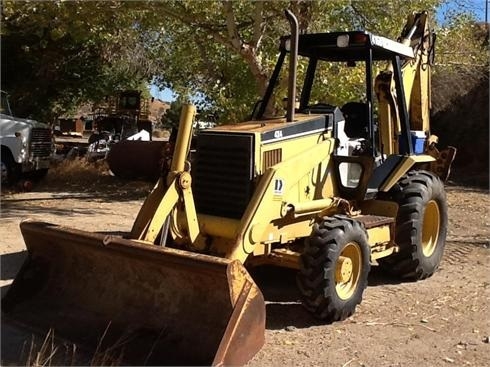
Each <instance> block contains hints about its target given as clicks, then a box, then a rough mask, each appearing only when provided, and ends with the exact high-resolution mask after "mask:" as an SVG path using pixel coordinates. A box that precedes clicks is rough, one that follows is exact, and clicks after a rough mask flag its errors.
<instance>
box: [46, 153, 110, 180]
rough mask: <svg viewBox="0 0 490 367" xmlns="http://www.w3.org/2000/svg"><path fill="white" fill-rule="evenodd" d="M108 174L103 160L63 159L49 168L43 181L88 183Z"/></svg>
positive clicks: (108, 175)
mask: <svg viewBox="0 0 490 367" xmlns="http://www.w3.org/2000/svg"><path fill="white" fill-rule="evenodd" d="M110 176H111V175H110V172H109V167H108V166H107V163H106V161H105V160H99V161H95V162H89V161H87V160H86V159H85V158H75V159H64V160H63V161H61V162H59V163H56V164H54V165H53V166H52V167H51V168H50V170H49V172H48V175H47V176H46V178H45V179H44V180H43V183H44V184H47V185H50V184H55V183H56V184H57V183H65V184H69V183H90V182H94V181H97V180H100V179H101V178H104V177H110Z"/></svg>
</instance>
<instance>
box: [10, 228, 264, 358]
mask: <svg viewBox="0 0 490 367" xmlns="http://www.w3.org/2000/svg"><path fill="white" fill-rule="evenodd" d="M21 231H22V235H23V236H24V240H25V243H26V246H27V249H28V258H27V260H26V262H25V263H24V265H23V266H22V268H21V270H20V272H19V274H18V275H17V277H16V278H15V280H14V282H13V283H12V286H11V288H10V289H9V291H8V292H7V294H6V295H5V297H4V299H3V300H2V309H3V312H4V313H6V314H7V317H9V318H12V319H14V320H18V321H20V322H22V323H23V324H27V325H30V326H34V327H36V328H37V329H41V330H48V329H50V328H52V329H53V330H54V333H55V335H58V336H60V337H63V338H65V339H67V340H69V341H72V342H74V343H77V344H79V345H80V346H87V347H90V348H94V349H95V347H96V346H98V347H97V349H98V350H99V351H100V350H104V348H107V349H111V348H115V347H116V344H117V345H120V350H121V351H122V353H123V361H124V363H126V364H137V365H143V364H154V365H155V364H156V365H169V364H170V365H211V364H212V365H223V364H224V365H240V364H244V363H246V362H247V361H248V360H249V359H251V358H252V357H253V355H254V354H255V353H256V352H257V351H258V350H259V349H260V348H261V347H262V345H263V343H264V331H265V303H264V299H263V296H262V293H261V292H260V290H259V289H258V288H257V286H256V285H255V283H254V282H253V280H252V279H251V277H250V275H249V274H248V273H247V271H246V270H245V268H244V267H243V266H242V265H241V264H240V263H239V262H238V261H230V260H225V259H221V258H217V257H212V256H207V255H201V254H196V253H191V252H187V251H181V250H175V249H171V248H162V247H157V246H152V245H145V244H140V243H138V242H136V241H133V240H127V239H123V238H121V237H116V236H105V235H103V234H97V233H90V232H85V231H79V230H75V229H70V228H65V227H60V226H56V225H53V224H49V223H43V222H34V221H24V222H22V223H21ZM102 336H103V337H102ZM99 344H100V345H99Z"/></svg>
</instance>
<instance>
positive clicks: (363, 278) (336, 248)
mask: <svg viewBox="0 0 490 367" xmlns="http://www.w3.org/2000/svg"><path fill="white" fill-rule="evenodd" d="M349 243H354V244H356V245H357V246H358V248H359V250H360V254H361V261H360V270H359V278H358V281H357V284H356V286H355V288H354V290H353V293H352V295H350V296H349V298H347V299H342V298H341V297H339V295H338V293H337V291H336V284H335V272H336V265H337V260H338V258H339V256H340V255H341V253H342V250H344V248H345V247H346V246H347V245H348V244H349ZM369 260H370V248H369V245H368V241H367V232H366V230H365V229H364V227H363V226H362V224H361V223H360V222H357V221H355V220H352V219H349V218H346V217H342V216H335V217H333V218H332V217H324V218H323V219H322V220H321V221H320V222H318V223H316V224H315V225H314V226H313V232H312V234H311V236H310V237H309V238H308V239H307V240H306V244H305V250H304V252H303V254H302V255H301V269H300V271H299V273H298V276H297V283H298V288H299V290H300V293H301V295H302V297H303V305H304V306H305V308H306V309H307V310H308V311H310V312H311V313H312V314H313V315H314V316H315V317H317V318H319V319H321V320H324V321H326V322H334V321H341V320H344V319H346V318H347V317H349V316H351V315H352V314H353V313H354V311H355V309H356V306H357V305H358V304H359V303H361V301H362V294H363V292H364V289H365V288H366V286H367V278H368V273H369V269H370V262H369Z"/></svg>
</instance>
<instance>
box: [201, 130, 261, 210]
mask: <svg viewBox="0 0 490 367" xmlns="http://www.w3.org/2000/svg"><path fill="white" fill-rule="evenodd" d="M192 176H193V185H192V190H193V192H194V197H195V200H196V209H197V212H198V213H202V214H209V215H215V216H219V217H225V218H234V219H239V218H241V217H242V215H243V213H244V212H245V209H246V207H247V205H248V202H249V201H250V198H251V196H252V180H253V135H243V134H240V135H239V134H218V133H202V134H201V135H199V137H198V140H197V152H196V159H195V162H194V164H193V168H192Z"/></svg>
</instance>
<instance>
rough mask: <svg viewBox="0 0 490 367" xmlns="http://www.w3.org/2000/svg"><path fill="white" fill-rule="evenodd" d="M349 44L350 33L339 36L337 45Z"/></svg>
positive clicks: (345, 45)
mask: <svg viewBox="0 0 490 367" xmlns="http://www.w3.org/2000/svg"><path fill="white" fill-rule="evenodd" d="M347 46H349V35H348V34H341V35H340V36H338V37H337V47H347Z"/></svg>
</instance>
